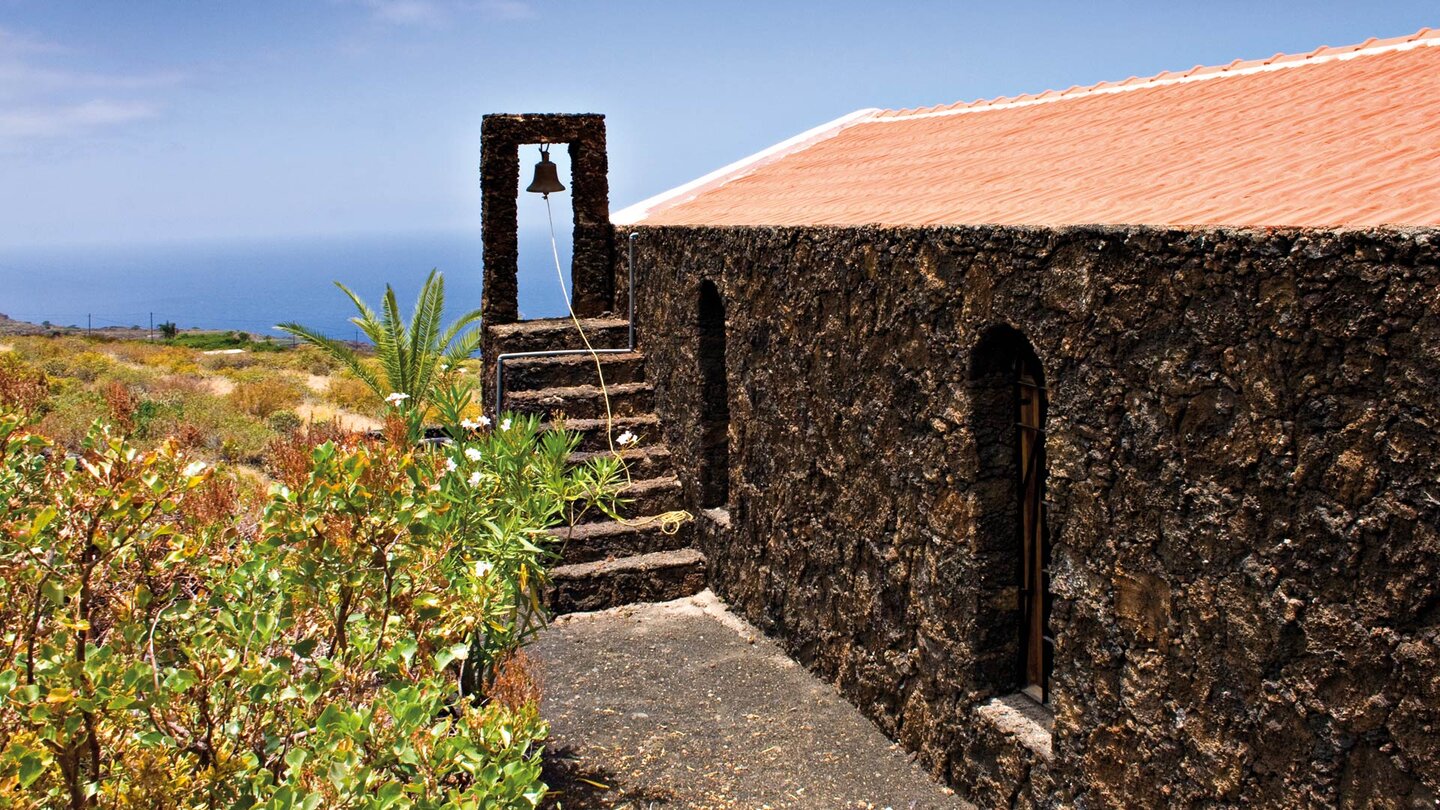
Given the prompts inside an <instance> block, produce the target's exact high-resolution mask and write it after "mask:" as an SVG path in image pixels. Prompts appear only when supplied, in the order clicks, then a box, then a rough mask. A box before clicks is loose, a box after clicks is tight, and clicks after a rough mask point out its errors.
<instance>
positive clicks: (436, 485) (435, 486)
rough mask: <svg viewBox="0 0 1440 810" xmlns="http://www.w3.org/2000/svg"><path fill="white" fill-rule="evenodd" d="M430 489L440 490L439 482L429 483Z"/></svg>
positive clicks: (433, 490)
mask: <svg viewBox="0 0 1440 810" xmlns="http://www.w3.org/2000/svg"><path fill="white" fill-rule="evenodd" d="M430 491H431V492H439V491H440V485H439V484H431V485H430Z"/></svg>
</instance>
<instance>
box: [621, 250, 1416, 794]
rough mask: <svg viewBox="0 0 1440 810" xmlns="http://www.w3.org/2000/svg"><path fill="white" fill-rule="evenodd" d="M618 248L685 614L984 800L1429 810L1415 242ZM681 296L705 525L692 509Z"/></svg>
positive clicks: (695, 501) (694, 464)
mask: <svg viewBox="0 0 1440 810" xmlns="http://www.w3.org/2000/svg"><path fill="white" fill-rule="evenodd" d="M638 231H639V236H638V238H637V240H636V249H637V250H636V252H637V261H636V266H637V271H636V272H637V281H638V288H639V292H638V293H637V297H638V301H637V306H638V312H639V317H640V325H639V328H640V335H641V340H642V343H643V348H644V349H645V351H646V352H647V358H648V359H647V374H648V375H649V376H650V379H651V380H653V381H654V383H655V385H656V387H657V404H658V409H659V411H660V413H661V416H662V421H663V423H664V425H665V439H666V440H667V441H668V442H669V444H670V447H671V450H672V452H673V453H674V454H675V457H676V461H677V463H676V468H677V469H679V470H684V471H686V473H685V475H686V476H687V477H686V480H685V481H684V483H685V487H686V492H687V498H688V499H689V500H690V502H691V505H692V510H693V511H695V512H696V513H697V514H698V515H701V518H700V523H701V527H702V539H703V546H704V551H705V552H706V554H707V555H708V557H709V560H710V565H711V572H710V576H711V583H712V586H713V587H714V589H715V590H716V591H717V592H718V593H719V594H721V595H722V596H723V597H724V598H725V599H727V600H729V601H730V602H731V603H732V604H733V605H734V606H735V607H736V608H737V609H738V610H739V611H741V612H743V613H744V615H745V616H747V617H748V618H749V619H750V620H751V621H753V622H755V623H756V624H758V625H759V626H761V627H763V628H764V629H765V630H766V631H767V632H769V633H771V634H772V635H774V636H775V637H777V638H778V639H779V640H780V641H781V642H782V643H783V644H784V645H785V646H786V647H787V648H788V650H789V651H790V652H791V653H792V654H793V655H794V656H795V657H796V658H797V659H798V660H800V661H801V662H802V663H804V664H805V665H807V666H808V667H810V668H811V669H812V670H814V671H815V672H817V673H818V674H820V675H821V676H823V677H825V678H827V679H829V680H831V681H833V682H835V683H836V684H838V685H839V687H840V689H841V690H842V691H843V692H844V694H845V695H846V696H848V697H849V699H850V700H852V701H853V702H854V703H855V704H857V705H858V706H859V707H860V708H861V709H862V710H864V711H865V712H866V713H867V714H868V715H869V716H871V717H872V718H873V719H874V720H875V721H876V722H877V723H878V724H879V725H880V726H881V727H882V728H883V729H884V730H885V731H886V732H887V733H889V734H890V735H892V736H893V737H895V738H896V739H898V740H900V741H901V742H902V743H904V744H905V745H906V746H907V747H909V748H910V749H913V750H915V751H917V752H918V753H919V755H920V756H921V757H922V758H923V760H924V761H925V762H926V763H927V764H928V765H929V766H930V767H932V768H933V769H934V770H935V771H936V772H937V773H938V774H940V775H942V776H943V777H944V778H945V779H947V780H948V781H949V782H950V783H951V784H953V785H954V786H955V787H957V788H958V789H960V790H961V791H962V792H964V793H966V794H968V795H969V796H970V798H971V799H972V800H974V801H976V802H978V803H979V804H980V806H985V807H989V806H1012V805H1015V806H1040V807H1062V806H1063V807H1072V806H1073V807H1095V808H1098V807H1164V806H1186V805H1194V804H1202V803H1203V804H1207V805H1209V804H1212V803H1213V804H1218V805H1222V806H1227V805H1241V804H1246V805H1252V806H1257V807H1262V806H1263V807H1312V806H1374V807H1419V806H1424V807H1431V806H1433V805H1434V801H1435V797H1436V796H1437V794H1440V674H1437V673H1440V630H1437V626H1440V453H1437V450H1440V440H1437V438H1436V429H1437V427H1440V399H1437V398H1440V268H1437V245H1440V231H1435V230H1424V231H1373V232H1370V231H1367V232H1309V231H1273V232H1271V231H1265V232H1259V231H1227V230H1183V231H1180V230H1161V229H1109V228H1092V227H1083V228H1070V229H1064V230H1025V229H1000V228H933V229H918V230H908V229H899V230H897V229H869V228H859V229H823V228H809V229H702V228H640V229H638ZM628 233H629V230H628V229H627V230H626V231H622V232H619V233H617V238H623V237H624V236H626V235H627V234H628ZM624 275H625V265H624V263H623V261H622V262H621V263H618V264H617V273H616V277H617V283H616V284H615V285H614V286H615V289H617V290H624V288H625V287H624ZM704 280H709V281H711V282H713V283H714V284H715V285H716V287H717V288H718V290H719V292H720V295H721V298H722V301H723V304H724V307H725V315H726V321H725V322H726V327H727V328H726V335H725V344H724V345H725V347H726V348H725V352H726V371H727V375H728V389H729V397H730V402H729V417H730V420H731V421H730V427H729V432H730V445H729V448H730V449H729V475H730V485H729V503H728V521H727V520H726V519H725V515H723V514H722V513H718V512H708V513H706V512H703V511H702V510H701V509H700V508H699V506H700V501H701V493H700V485H699V481H700V472H699V471H700V470H701V469H702V465H703V464H704V463H705V459H706V458H707V454H706V453H705V452H704V449H705V447H706V444H705V440H704V439H705V429H704V425H703V424H702V422H703V420H702V414H703V413H705V412H706V411H705V408H704V405H703V403H702V392H703V391H704V390H706V386H705V385H704V384H703V383H704V379H703V376H702V363H701V361H700V359H699V358H698V357H697V352H698V349H699V346H700V336H699V331H698V328H697V306H698V296H699V289H700V284H701V282H702V281H704ZM622 306H623V304H622ZM1025 344H1028V346H1025ZM1017 345H1018V346H1020V347H1021V348H1026V349H1028V348H1029V347H1033V351H1034V352H1035V354H1036V355H1037V356H1038V357H1039V359H1040V362H1041V364H1042V365H1043V371H1044V375H1045V382H1046V384H1047V386H1048V388H1049V412H1048V417H1047V419H1046V422H1045V429H1046V433H1047V439H1046V447H1047V453H1048V479H1047V481H1048V484H1047V486H1048V496H1047V502H1048V515H1049V518H1048V521H1049V525H1050V529H1051V534H1052V543H1053V564H1052V574H1053V583H1052V590H1053V592H1054V594H1055V606H1054V613H1053V615H1052V618H1051V627H1052V629H1053V631H1054V634H1055V636H1056V637H1057V651H1056V660H1055V671H1054V680H1053V696H1052V707H1053V733H1052V734H1051V735H1050V736H1049V737H1048V738H1046V735H1045V733H1044V731H1043V725H1044V718H1043V717H1041V718H1040V720H1039V721H1038V722H1028V723H1021V724H1020V728H1019V730H1018V731H1017V728H1016V727H1015V726H1014V725H1013V724H1011V725H1007V724H1006V722H1000V721H997V720H996V717H997V716H1003V715H1006V712H1005V710H1004V707H1003V706H1000V705H999V704H996V703H993V702H992V701H993V700H994V699H996V698H1003V697H1004V696H1005V695H1007V694H1011V693H1014V692H1015V691H1016V688H1017V681H1016V678H1015V677H1014V674H1013V667H1012V666H1010V662H1012V661H1013V660H1014V658H1013V652H1014V646H1015V645H1016V644H1017V643H1018V641H1017V636H1018V633H1019V630H1018V626H1019V624H1018V620H1017V618H1016V617H1017V615H1018V614H1017V602H1018V600H1017V592H1016V589H1015V585H1016V583H1015V581H1014V576H1012V575H1011V574H1010V573H1009V572H1011V571H1013V570H1014V565H1013V563H1014V560H1015V555H1016V553H1017V551H1016V549H1015V548H1014V544H1016V543H1018V538H1016V536H1015V532H1014V523H1013V520H1014V517H1013V510H1014V501H1013V489H1006V484H1004V483H1003V480H1001V479H997V476H996V475H995V470H996V469H998V468H999V467H1003V464H1004V463H1005V462H1004V459H1005V443H1006V442H1007V441H1009V439H1008V438H1007V437H1009V436H1010V435H1011V434H1012V432H1013V431H1012V430H1011V424H1012V421H1011V415H1010V412H1006V411H1003V410H1001V411H996V408H997V407H1001V408H1003V407H1004V405H1003V404H1002V405H998V406H997V402H1001V401H1003V400H1004V398H1003V397H1001V398H999V399H997V397H996V396H995V391H994V386H993V384H992V383H993V375H991V374H989V370H991V369H993V368H994V367H995V362H996V359H995V357H991V356H989V354H990V353H995V352H1000V353H1003V352H1004V351H1011V350H1014V349H1015V348H1016V346H1017ZM1006 347H1009V348H1006ZM710 388H711V389H713V388H714V386H713V385H712V386H710ZM708 457H713V454H710V455H709V456H708ZM997 459H999V460H998V461H997ZM1007 504H1008V506H1007ZM1010 704H1013V705H1018V704H1015V701H1013V700H1012V701H1010ZM1009 714H1010V715H1014V714H1015V712H1013V711H1012V712H1010V713H1009ZM1032 714H1034V713H1033V712H1032ZM1001 719H1002V720H1003V717H1001ZM1037 729H1040V730H1039V731H1037ZM1047 745H1048V748H1047Z"/></svg>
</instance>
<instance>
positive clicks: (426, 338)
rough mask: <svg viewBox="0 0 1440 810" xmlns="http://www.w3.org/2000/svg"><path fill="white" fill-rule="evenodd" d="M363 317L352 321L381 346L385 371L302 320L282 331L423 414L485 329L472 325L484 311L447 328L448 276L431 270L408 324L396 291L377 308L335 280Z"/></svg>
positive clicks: (386, 396) (372, 387)
mask: <svg viewBox="0 0 1440 810" xmlns="http://www.w3.org/2000/svg"><path fill="white" fill-rule="evenodd" d="M335 286H336V287H339V288H340V289H341V291H343V292H344V293H345V294H346V295H348V296H349V297H350V301H351V302H352V303H354V304H355V309H356V310H358V312H359V315H357V316H356V317H354V318H351V319H350V322H351V323H353V324H355V325H356V326H357V327H359V328H360V330H361V331H362V332H364V333H365V337H367V338H369V339H370V342H371V343H372V344H374V346H375V358H376V359H377V360H378V361H379V372H380V373H379V374H376V373H375V370H374V369H372V368H371V367H370V366H369V365H367V364H366V363H365V362H364V361H362V360H361V358H360V355H359V354H358V353H357V352H356V351H355V350H354V349H353V348H351V347H349V346H346V345H345V344H344V343H341V342H340V341H338V340H335V339H334V338H330V337H326V336H325V335H323V334H321V333H320V332H318V331H316V330H314V329H310V328H309V327H305V326H301V325H300V324H298V323H282V324H280V325H279V326H277V327H276V328H277V329H280V330H281V331H284V332H287V333H289V334H291V335H294V336H295V337H297V338H299V339H300V340H303V341H305V342H306V343H309V344H311V345H313V346H316V347H317V348H319V349H320V350H321V351H323V352H325V353H326V354H328V355H330V356H331V357H333V358H335V359H336V360H337V361H339V362H340V363H341V364H342V365H344V366H345V367H346V368H347V369H349V370H350V373H352V374H354V375H355V376H356V377H357V378H359V379H360V380H361V381H362V382H364V383H365V385H366V386H368V387H369V388H370V390H372V391H374V392H375V396H376V397H378V398H380V399H384V400H387V401H389V402H391V403H393V404H395V405H396V406H398V407H400V408H401V409H402V410H403V411H405V412H406V413H408V414H414V415H416V417H417V418H418V416H419V415H421V414H423V413H424V412H425V407H426V405H427V404H429V403H430V401H431V400H432V398H433V397H434V395H435V392H436V387H437V385H438V383H439V382H440V380H441V378H442V377H443V370H442V369H444V368H454V367H456V366H458V365H459V364H460V363H461V362H462V361H463V360H465V359H466V358H467V357H469V356H470V355H472V354H474V353H475V350H476V349H478V348H480V339H481V332H480V330H479V329H476V328H471V327H473V326H474V324H476V323H478V322H479V320H480V310H478V309H475V310H471V311H470V312H467V313H465V314H464V315H461V316H460V318H459V319H458V320H456V321H455V322H454V323H452V324H450V326H449V327H447V328H446V329H444V330H443V331H442V330H441V328H440V320H441V317H442V315H443V310H444V308H445V276H444V275H442V274H441V273H440V272H439V271H438V270H431V271H430V275H429V276H428V277H427V278H426V279H425V284H424V286H422V287H421V288H420V297H419V299H418V300H416V302H415V311H414V312H413V313H412V314H411V316H410V322H409V323H408V324H407V323H406V322H405V320H404V319H403V318H402V317H401V316H400V306H399V304H397V303H396V302H395V290H394V289H393V288H391V287H390V285H388V284H387V285H385V298H384V301H383V303H382V305H381V307H380V313H379V314H378V315H377V314H376V312H375V310H373V309H371V308H370V306H369V305H368V304H366V303H365V302H364V301H363V300H361V299H360V296H358V295H356V294H355V293H354V292H352V291H351V290H350V288H349V287H346V286H345V285H344V284H341V283H340V282H338V281H337V282H335Z"/></svg>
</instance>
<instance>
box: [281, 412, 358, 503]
mask: <svg viewBox="0 0 1440 810" xmlns="http://www.w3.org/2000/svg"><path fill="white" fill-rule="evenodd" d="M355 441H356V437H355V434H354V433H351V432H350V431H348V430H345V429H344V428H342V427H341V426H340V423H339V422H337V421H334V420H331V421H329V422H312V423H310V424H308V425H305V426H304V427H302V428H300V429H298V430H292V431H290V432H289V433H287V434H285V435H283V436H277V437H276V438H274V439H272V440H271V441H270V444H269V445H267V446H266V448H265V471H266V472H267V473H268V474H269V475H270V476H272V477H273V478H275V480H277V481H279V482H280V483H282V484H284V485H285V486H287V487H290V488H291V489H299V488H300V487H301V486H302V485H303V484H304V483H305V481H306V479H308V478H309V477H310V471H311V469H312V465H311V462H310V454H311V452H312V451H313V450H314V449H315V447H316V446H317V445H321V444H324V443H325V442H335V443H336V444H341V445H346V444H352V443H354V442H355Z"/></svg>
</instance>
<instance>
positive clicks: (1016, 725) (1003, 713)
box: [975, 692, 1055, 765]
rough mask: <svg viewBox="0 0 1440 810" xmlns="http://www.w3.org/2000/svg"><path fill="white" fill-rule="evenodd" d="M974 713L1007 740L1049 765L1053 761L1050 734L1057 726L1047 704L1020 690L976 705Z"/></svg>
mask: <svg viewBox="0 0 1440 810" xmlns="http://www.w3.org/2000/svg"><path fill="white" fill-rule="evenodd" d="M975 714H976V716H978V717H979V718H980V719H981V720H982V721H984V722H985V723H987V724H989V725H991V726H993V727H994V728H995V730H997V731H999V732H1000V733H1001V734H1002V735H1004V736H1005V737H1006V738H1007V739H1011V740H1014V741H1015V742H1017V743H1019V744H1020V745H1022V746H1024V747H1025V748H1026V749H1028V750H1030V751H1031V752H1032V753H1034V754H1035V755H1037V756H1039V757H1040V758H1041V759H1043V760H1044V761H1045V763H1046V764H1047V765H1048V764H1049V763H1050V758H1051V747H1050V735H1051V732H1052V730H1053V729H1054V728H1055V715H1054V713H1052V712H1051V711H1050V709H1049V708H1047V707H1046V706H1044V705H1042V704H1040V703H1037V702H1035V700H1034V699H1033V698H1031V697H1030V696H1029V695H1025V694H1022V693H1019V692H1017V693H1015V694H1013V695H1006V696H1004V697H997V698H995V699H994V700H991V701H990V702H989V703H986V704H984V705H983V706H980V707H978V708H976V709H975Z"/></svg>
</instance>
